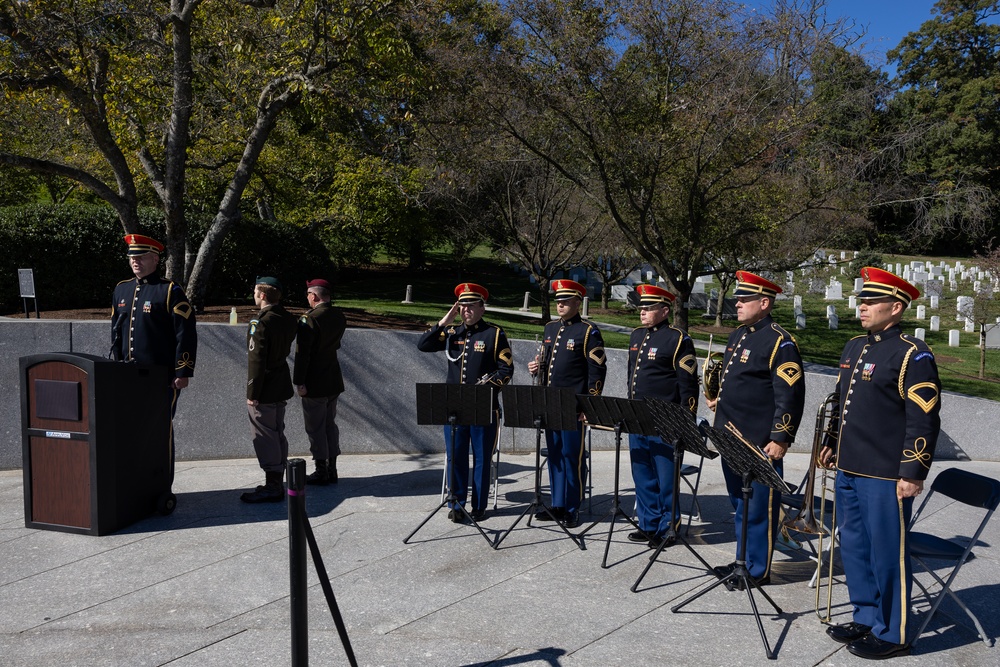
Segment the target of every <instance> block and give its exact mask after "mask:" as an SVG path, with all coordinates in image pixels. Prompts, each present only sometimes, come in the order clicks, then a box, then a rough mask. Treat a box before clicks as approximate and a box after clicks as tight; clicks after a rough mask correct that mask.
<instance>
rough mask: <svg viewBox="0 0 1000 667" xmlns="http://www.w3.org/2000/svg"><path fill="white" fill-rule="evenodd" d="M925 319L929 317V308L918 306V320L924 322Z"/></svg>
mask: <svg viewBox="0 0 1000 667" xmlns="http://www.w3.org/2000/svg"><path fill="white" fill-rule="evenodd" d="M925 317H927V307H926V306H917V319H918V320H922V319H924V318H925Z"/></svg>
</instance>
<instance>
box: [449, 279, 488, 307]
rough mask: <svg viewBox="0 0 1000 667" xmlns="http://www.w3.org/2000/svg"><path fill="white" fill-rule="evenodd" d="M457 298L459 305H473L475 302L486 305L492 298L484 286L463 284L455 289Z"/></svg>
mask: <svg viewBox="0 0 1000 667" xmlns="http://www.w3.org/2000/svg"><path fill="white" fill-rule="evenodd" d="M455 297H456V298H457V299H458V302H459V303H472V302H473V301H482V302H483V303H485V302H486V300H487V299H488V298H490V293H489V292H488V291H487V290H486V288H485V287H483V286H482V285H477V284H476V283H462V284H461V285H458V286H457V287H455Z"/></svg>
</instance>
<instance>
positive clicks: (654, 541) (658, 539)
mask: <svg viewBox="0 0 1000 667" xmlns="http://www.w3.org/2000/svg"><path fill="white" fill-rule="evenodd" d="M676 541H677V538H676V537H674V536H673V535H654V536H653V537H651V538H649V542H647V543H646V546H648V547H649V548H650V549H659V548H660V545H663V548H664V549H666V548H667V547H672V546H673V545H674V542H676ZM664 542H666V544H664Z"/></svg>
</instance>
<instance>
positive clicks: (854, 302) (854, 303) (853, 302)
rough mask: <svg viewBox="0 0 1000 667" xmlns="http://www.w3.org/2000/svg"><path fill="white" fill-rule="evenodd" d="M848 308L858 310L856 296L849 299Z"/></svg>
mask: <svg viewBox="0 0 1000 667" xmlns="http://www.w3.org/2000/svg"><path fill="white" fill-rule="evenodd" d="M847 307H848V308H857V307H858V297H856V296H854V295H853V294H852V295H851V296H849V297H847Z"/></svg>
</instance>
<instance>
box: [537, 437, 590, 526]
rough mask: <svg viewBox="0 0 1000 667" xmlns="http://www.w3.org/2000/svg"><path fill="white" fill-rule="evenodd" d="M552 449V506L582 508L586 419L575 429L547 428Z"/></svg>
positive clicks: (585, 470) (566, 508) (547, 443)
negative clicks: (551, 429)
mask: <svg viewBox="0 0 1000 667" xmlns="http://www.w3.org/2000/svg"><path fill="white" fill-rule="evenodd" d="M545 446H546V447H548V449H549V491H550V493H551V495H552V507H560V508H562V509H565V510H568V511H572V510H579V509H580V502H581V501H582V500H583V480H584V479H586V478H587V462H586V461H584V460H583V422H580V427H579V428H577V429H574V430H572V431H545Z"/></svg>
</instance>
